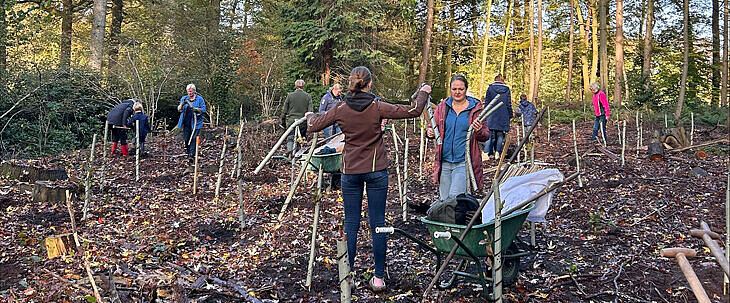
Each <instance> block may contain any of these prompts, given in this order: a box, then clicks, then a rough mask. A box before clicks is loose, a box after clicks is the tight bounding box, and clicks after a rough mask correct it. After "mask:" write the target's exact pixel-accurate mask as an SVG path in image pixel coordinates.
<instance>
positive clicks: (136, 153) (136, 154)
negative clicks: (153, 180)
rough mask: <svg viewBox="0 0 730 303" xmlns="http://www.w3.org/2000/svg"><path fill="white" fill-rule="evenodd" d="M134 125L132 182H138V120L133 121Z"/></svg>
mask: <svg viewBox="0 0 730 303" xmlns="http://www.w3.org/2000/svg"><path fill="white" fill-rule="evenodd" d="M134 124H135V127H134V128H135V130H136V131H137V135H136V136H135V139H134V140H135V143H134V162H135V163H134V181H136V182H139V120H137V121H134Z"/></svg>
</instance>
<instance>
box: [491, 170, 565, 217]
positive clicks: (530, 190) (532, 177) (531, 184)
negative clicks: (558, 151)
mask: <svg viewBox="0 0 730 303" xmlns="http://www.w3.org/2000/svg"><path fill="white" fill-rule="evenodd" d="M561 181H563V174H562V173H560V171H559V170H557V169H555V168H550V169H543V170H540V171H536V172H534V173H531V174H527V175H524V176H516V177H511V178H509V179H507V181H505V182H504V183H502V184H501V185H500V186H499V196H500V198H501V199H502V202H503V203H504V207H503V208H502V213H504V212H506V211H508V210H510V209H512V208H514V207H515V206H517V205H519V204H520V203H522V202H524V201H527V199H530V198H532V197H534V196H535V195H537V194H538V193H540V192H541V191H543V190H544V189H546V188H548V187H550V186H552V185H553V184H555V183H558V182H561ZM554 192H555V191H554V190H553V191H552V192H550V193H548V194H546V195H544V196H542V197H540V198H539V199H537V201H535V209H533V210H532V211H531V212H530V214H529V215H528V216H527V220H528V221H532V222H545V215H546V214H547V211H548V209H549V208H550V203H551V201H552V200H553V193H554ZM492 220H494V196H491V197H489V202H487V205H486V206H484V209H483V210H482V222H489V221H492Z"/></svg>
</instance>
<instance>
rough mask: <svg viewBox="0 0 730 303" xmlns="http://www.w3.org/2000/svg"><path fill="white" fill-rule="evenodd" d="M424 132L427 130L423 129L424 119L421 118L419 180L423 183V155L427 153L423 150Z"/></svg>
mask: <svg viewBox="0 0 730 303" xmlns="http://www.w3.org/2000/svg"><path fill="white" fill-rule="evenodd" d="M424 132H425V128H424V127H423V118H421V140H420V142H419V145H418V180H421V181H423V153H424V152H425V151H424V150H423V146H424V145H423V141H424V136H425V134H424Z"/></svg>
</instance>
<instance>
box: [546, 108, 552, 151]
mask: <svg viewBox="0 0 730 303" xmlns="http://www.w3.org/2000/svg"><path fill="white" fill-rule="evenodd" d="M547 114H548V128H547V142H548V144H550V128H551V127H552V124H550V106H548V107H547ZM550 145H552V144H550Z"/></svg>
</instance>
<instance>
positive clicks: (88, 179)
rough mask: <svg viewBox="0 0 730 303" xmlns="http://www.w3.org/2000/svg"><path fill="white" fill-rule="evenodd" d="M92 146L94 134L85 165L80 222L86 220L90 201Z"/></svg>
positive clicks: (94, 140)
mask: <svg viewBox="0 0 730 303" xmlns="http://www.w3.org/2000/svg"><path fill="white" fill-rule="evenodd" d="M94 146H96V134H94V138H93V139H92V140H91V148H90V150H91V151H90V152H89V163H87V165H86V181H85V183H86V191H85V194H84V216H83V217H82V220H86V218H87V214H88V211H89V201H90V200H91V171H92V166H93V165H94ZM66 197H68V191H66Z"/></svg>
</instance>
